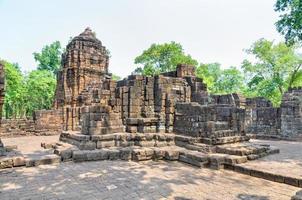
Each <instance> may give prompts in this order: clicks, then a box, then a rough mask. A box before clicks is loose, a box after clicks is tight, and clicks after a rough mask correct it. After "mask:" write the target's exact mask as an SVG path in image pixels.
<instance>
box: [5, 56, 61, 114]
mask: <svg viewBox="0 0 302 200" xmlns="http://www.w3.org/2000/svg"><path fill="white" fill-rule="evenodd" d="M2 63H3V64H4V70H5V99H4V106H3V115H4V116H5V117H6V118H24V117H26V116H32V113H33V112H34V111H35V110H39V109H50V108H51V106H52V101H53V97H54V91H55V87H56V78H55V76H54V74H53V73H52V72H51V71H47V70H33V71H31V72H30V73H28V74H24V73H22V72H21V70H20V69H19V67H18V65H17V64H13V63H10V62H7V61H2Z"/></svg>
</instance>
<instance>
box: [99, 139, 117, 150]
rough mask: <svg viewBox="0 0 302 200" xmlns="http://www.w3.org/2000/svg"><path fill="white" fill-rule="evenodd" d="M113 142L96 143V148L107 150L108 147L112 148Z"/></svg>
mask: <svg viewBox="0 0 302 200" xmlns="http://www.w3.org/2000/svg"><path fill="white" fill-rule="evenodd" d="M114 146H115V141H114V140H112V141H97V143H96V148H98V149H102V148H108V147H114Z"/></svg>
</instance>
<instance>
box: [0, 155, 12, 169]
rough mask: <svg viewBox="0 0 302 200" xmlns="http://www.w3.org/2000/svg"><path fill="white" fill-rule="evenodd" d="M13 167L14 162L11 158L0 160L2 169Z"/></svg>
mask: <svg viewBox="0 0 302 200" xmlns="http://www.w3.org/2000/svg"><path fill="white" fill-rule="evenodd" d="M13 166H14V162H13V159H12V158H11V157H4V158H0V169H5V168H12V167H13Z"/></svg>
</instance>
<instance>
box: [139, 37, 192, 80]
mask: <svg viewBox="0 0 302 200" xmlns="http://www.w3.org/2000/svg"><path fill="white" fill-rule="evenodd" d="M134 63H135V64H137V65H140V66H139V67H137V68H136V69H135V73H139V74H143V75H154V74H159V73H161V72H168V71H173V70H175V69H176V66H177V64H179V63H182V64H191V65H195V66H196V65H197V64H198V62H197V61H196V60H194V59H193V58H192V57H191V56H190V55H186V54H185V53H184V50H183V47H182V46H181V44H179V43H176V42H170V43H164V44H152V45H151V46H150V47H149V48H148V49H147V50H145V51H143V53H142V54H141V55H139V56H137V57H136V58H135V60H134Z"/></svg>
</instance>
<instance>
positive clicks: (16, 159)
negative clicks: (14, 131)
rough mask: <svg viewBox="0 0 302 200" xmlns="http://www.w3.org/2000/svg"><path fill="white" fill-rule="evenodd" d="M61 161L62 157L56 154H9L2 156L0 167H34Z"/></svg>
mask: <svg viewBox="0 0 302 200" xmlns="http://www.w3.org/2000/svg"><path fill="white" fill-rule="evenodd" d="M60 162H61V157H60V156H58V155H55V154H47V155H35V156H28V157H27V156H26V155H25V156H22V155H20V156H7V157H3V158H0V169H5V168H12V167H21V166H26V167H34V166H38V165H49V164H56V163H60Z"/></svg>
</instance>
